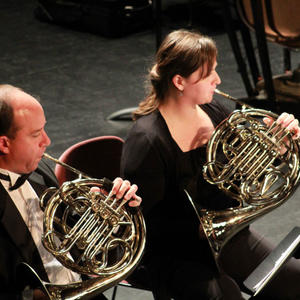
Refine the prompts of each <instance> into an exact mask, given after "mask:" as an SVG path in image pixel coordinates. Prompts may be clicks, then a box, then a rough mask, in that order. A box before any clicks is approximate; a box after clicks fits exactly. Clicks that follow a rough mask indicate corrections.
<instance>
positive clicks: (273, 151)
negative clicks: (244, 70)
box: [188, 90, 300, 267]
mask: <svg viewBox="0 0 300 300" xmlns="http://www.w3.org/2000/svg"><path fill="white" fill-rule="evenodd" d="M215 92H216V93H217V94H220V95H222V96H224V97H226V98H227V99H230V100H233V101H235V102H237V103H239V104H241V105H242V108H241V109H240V110H235V111H234V112H233V113H232V114H231V115H230V116H229V117H228V118H227V119H225V120H224V121H223V122H221V123H220V124H219V125H218V126H217V128H216V129H215V131H214V133H213V135H212V137H211V138H210V140H209V143H208V145H207V152H206V160H207V162H206V164H205V165H204V168H203V175H204V178H205V179H206V180H207V181H208V182H209V183H211V184H214V185H216V186H217V187H218V188H220V189H221V190H223V191H224V192H225V193H226V194H228V195H229V196H231V197H232V198H233V199H235V200H237V203H238V204H237V206H236V207H231V208H228V209H224V210H221V211H213V210H207V209H205V208H199V206H198V205H196V203H194V202H193V199H191V197H190V196H189V195H188V198H189V200H190V201H191V203H192V205H193V207H194V209H195V210H196V213H197V215H198V218H199V220H200V223H201V225H202V228H203V230H204V232H205V234H206V237H207V239H208V241H209V244H210V246H211V249H212V252H213V254H214V257H215V259H216V262H217V264H218V263H219V257H220V254H221V251H222V249H223V247H224V246H225V245H226V243H227V242H228V241H229V240H230V239H231V238H232V237H233V236H234V235H235V234H237V233H238V232H239V231H240V230H241V229H243V228H244V227H245V226H247V225H249V224H250V223H251V222H253V221H254V220H255V219H256V218H258V217H260V216H263V215H265V214H266V213H268V212H270V211H271V210H273V209H274V208H276V207H278V206H279V205H281V204H283V203H284V202H285V201H286V200H287V199H288V198H289V196H290V195H291V194H292V192H294V191H295V189H296V187H297V184H298V181H299V169H300V168H299V147H300V144H299V139H297V140H295V139H292V133H290V132H289V131H288V130H286V129H284V128H282V127H281V126H280V125H278V124H277V122H273V123H272V125H271V126H270V127H267V126H266V125H265V123H264V122H263V121H262V119H263V118H264V117H271V118H273V119H276V118H277V115H276V114H274V113H272V112H270V111H266V110H261V109H254V108H252V107H250V106H249V105H246V104H245V103H242V102H241V101H239V100H237V99H235V98H233V97H231V96H229V95H227V94H225V93H223V92H221V91H219V90H216V91H215ZM219 267H220V266H219Z"/></svg>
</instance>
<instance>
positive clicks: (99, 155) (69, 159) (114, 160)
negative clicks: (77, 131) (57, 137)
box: [55, 136, 124, 184]
mask: <svg viewBox="0 0 300 300" xmlns="http://www.w3.org/2000/svg"><path fill="white" fill-rule="evenodd" d="M123 144H124V140H123V139H121V138H120V137H117V136H98V137H94V138H90V139H87V140H83V141H81V142H78V143H76V144H74V145H72V146H71V147H69V148H68V149H66V150H65V151H64V152H63V154H62V155H61V156H60V158H59V160H60V161H62V162H64V163H66V164H68V165H70V166H72V167H73V168H76V169H78V170H79V171H82V172H84V173H85V174H87V175H89V176H90V177H93V178H98V179H101V178H103V177H106V178H108V179H110V180H113V179H114V178H116V177H118V176H120V160H121V153H122V147H123ZM55 175H56V176H57V178H58V181H59V184H62V183H64V182H65V181H70V180H73V179H76V178H77V177H78V175H77V174H75V173H73V172H72V171H70V170H68V169H66V168H65V167H63V166H61V165H59V164H56V166H55Z"/></svg>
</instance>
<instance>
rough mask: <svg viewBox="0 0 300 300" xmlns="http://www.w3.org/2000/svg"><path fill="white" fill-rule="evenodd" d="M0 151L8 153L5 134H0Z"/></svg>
mask: <svg viewBox="0 0 300 300" xmlns="http://www.w3.org/2000/svg"><path fill="white" fill-rule="evenodd" d="M0 152H2V153H4V154H7V153H9V139H8V137H7V136H5V135H1V136H0Z"/></svg>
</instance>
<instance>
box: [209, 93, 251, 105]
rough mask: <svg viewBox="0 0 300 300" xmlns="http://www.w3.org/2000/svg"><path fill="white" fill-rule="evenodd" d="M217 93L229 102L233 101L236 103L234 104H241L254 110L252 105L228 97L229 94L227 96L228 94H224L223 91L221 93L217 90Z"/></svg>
mask: <svg viewBox="0 0 300 300" xmlns="http://www.w3.org/2000/svg"><path fill="white" fill-rule="evenodd" d="M215 93H216V94H219V95H221V96H223V97H225V98H227V99H229V100H232V101H234V102H236V103H238V104H240V105H242V106H245V107H247V108H253V107H252V106H251V105H249V104H247V103H245V102H243V101H241V100H238V99H237V98H234V97H232V96H230V95H228V94H226V93H224V92H222V91H220V90H218V89H215Z"/></svg>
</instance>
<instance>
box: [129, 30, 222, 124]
mask: <svg viewBox="0 0 300 300" xmlns="http://www.w3.org/2000/svg"><path fill="white" fill-rule="evenodd" d="M216 57H217V48H216V45H215V42H214V41H213V40H212V39H211V38H209V37H207V36H204V35H202V34H200V33H197V32H193V31H187V30H176V31H173V32H171V33H170V34H168V35H167V36H166V38H165V39H164V41H163V42H162V44H161V46H160V47H159V49H158V51H157V54H156V62H155V64H154V65H153V67H152V69H151V71H150V73H149V77H150V78H149V79H150V83H151V86H150V93H149V95H148V96H147V97H146V99H145V100H143V101H142V102H141V103H140V104H139V107H138V109H137V110H136V111H135V112H134V114H133V118H134V119H137V118H139V117H141V116H143V115H147V114H149V113H151V112H152V111H154V110H155V109H157V108H158V106H159V104H160V103H161V101H163V99H164V97H165V95H166V93H167V92H168V90H169V89H170V87H171V86H172V78H173V77H174V76H175V75H176V74H178V75H181V76H182V77H185V78H187V77H188V76H189V75H191V74H192V73H193V72H195V71H196V70H198V69H199V68H202V76H201V79H203V78H205V77H207V76H208V75H209V74H210V73H211V70H212V68H213V65H214V62H215V59H216Z"/></svg>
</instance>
